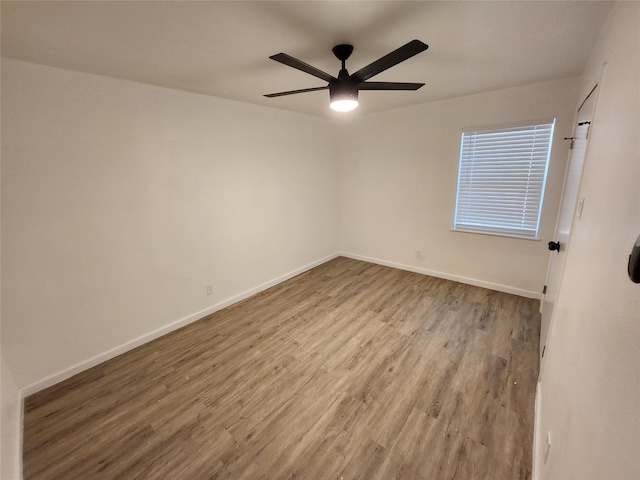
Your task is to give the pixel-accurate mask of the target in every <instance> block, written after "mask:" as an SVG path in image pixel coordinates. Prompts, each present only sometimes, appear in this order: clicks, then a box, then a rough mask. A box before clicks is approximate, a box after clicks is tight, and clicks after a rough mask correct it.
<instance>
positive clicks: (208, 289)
mask: <svg viewBox="0 0 640 480" xmlns="http://www.w3.org/2000/svg"><path fill="white" fill-rule="evenodd" d="M206 287H207V295H213V285H207V286H206Z"/></svg>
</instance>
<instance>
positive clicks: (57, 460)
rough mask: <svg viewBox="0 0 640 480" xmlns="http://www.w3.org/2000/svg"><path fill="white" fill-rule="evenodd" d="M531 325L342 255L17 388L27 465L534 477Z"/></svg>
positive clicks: (116, 472)
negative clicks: (60, 375) (109, 354)
mask: <svg viewBox="0 0 640 480" xmlns="http://www.w3.org/2000/svg"><path fill="white" fill-rule="evenodd" d="M539 327H540V319H539V314H538V302H537V301H534V300H530V299H525V298H521V297H517V296H513V295H508V294H504V293H499V292H494V291H491V290H485V289H482V288H477V287H472V286H469V285H463V284H459V283H455V282H451V281H447V280H442V279H438V278H434V277H428V276H423V275H419V274H414V273H410V272H405V271H401V270H396V269H392V268H387V267H381V266H378V265H373V264H370V263H365V262H360V261H356V260H351V259H347V258H342V257H340V258H337V259H335V260H332V261H330V262H328V263H326V264H323V265H321V266H319V267H316V268H314V269H313V270H311V271H309V272H306V273H304V274H302V275H299V276H297V277H295V278H293V279H290V280H288V281H286V282H284V283H281V284H280V285H277V286H275V287H273V288H271V289H269V290H266V291H264V292H262V293H260V294H258V295H256V296H254V297H251V298H250V299H247V300H245V301H243V302H240V303H238V304H235V305H233V306H231V307H229V308H227V309H224V310H221V311H219V312H217V313H215V314H213V315H210V316H208V317H206V318H204V319H202V320H200V321H197V322H195V323H193V324H191V325H189V326H187V327H184V328H182V329H180V330H178V331H175V332H173V333H170V334H168V335H166V336H164V337H162V338H160V339H158V340H155V341H153V342H150V343H148V344H146V345H144V346H142V347H139V348H137V349H135V350H132V351H130V352H128V353H126V354H124V355H121V356H119V357H117V358H114V359H112V360H110V361H108V362H105V363H103V364H101V365H98V366H96V367H94V368H91V369H90V370H87V371H85V372H83V373H81V374H79V375H76V376H75V377H72V378H70V379H69V380H67V381H64V382H62V383H60V384H58V385H55V386H53V387H51V388H49V389H47V390H44V391H41V392H38V393H36V394H34V395H32V396H30V397H28V398H27V399H26V401H25V426H24V474H25V479H75V478H78V479H137V478H144V479H219V478H220V479H221V478H225V479H265V480H266V479H270V480H271V479H293V478H298V479H342V480H353V479H363V480H370V479H381V480H390V479H428V480H441V479H442V480H444V479H447V480H451V479H464V480H470V479H486V480H500V479H504V480H516V479H530V478H531V449H532V443H533V408H534V390H535V385H536V378H537V374H538V354H537V352H538V336H539Z"/></svg>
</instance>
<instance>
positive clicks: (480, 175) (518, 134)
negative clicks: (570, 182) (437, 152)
mask: <svg viewBox="0 0 640 480" xmlns="http://www.w3.org/2000/svg"><path fill="white" fill-rule="evenodd" d="M554 124H555V119H554V120H553V121H551V122H547V123H541V124H536V125H525V126H518V127H509V128H501V129H493V130H475V131H465V132H463V134H462V141H461V146H460V167H459V171H458V192H457V200H456V211H455V217H454V226H453V228H454V230H463V231H471V232H479V233H493V234H502V235H510V236H518V237H526V238H537V236H538V226H539V224H540V211H541V208H542V198H543V194H544V187H545V182H546V177H547V167H548V164H549V154H550V152H551V142H552V138H553V127H554Z"/></svg>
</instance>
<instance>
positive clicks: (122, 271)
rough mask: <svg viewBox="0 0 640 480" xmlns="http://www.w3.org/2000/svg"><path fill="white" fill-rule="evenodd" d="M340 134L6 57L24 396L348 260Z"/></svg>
mask: <svg viewBox="0 0 640 480" xmlns="http://www.w3.org/2000/svg"><path fill="white" fill-rule="evenodd" d="M332 133H333V132H332V130H331V126H330V124H329V122H328V121H327V120H325V119H317V118H313V117H309V116H304V115H297V114H292V113H290V112H284V111H279V110H276V109H269V108H264V107H258V106H253V105H248V104H242V103H238V102H231V101H227V100H222V99H217V98H212V97H207V96H202V95H195V94H191V93H185V92H180V91H175V90H170V89H164V88H159V87H153V86H148V85H143V84H139V83H134V82H128V81H122V80H116V79H110V78H105V77H99V76H93V75H88V74H84V73H76V72H70V71H65V70H60V69H55V68H50V67H45V66H39V65H34V64H29V63H24V62H19V61H14V60H7V59H3V64H2V163H3V165H2V168H3V175H2V222H3V228H2V230H3V232H2V233H3V239H2V355H3V357H4V358H5V360H6V361H7V364H8V367H9V368H10V369H11V370H12V373H13V377H14V380H15V385H16V387H17V388H26V392H27V393H29V392H30V391H32V390H34V389H36V388H40V387H43V386H46V384H47V383H51V382H54V381H57V380H60V379H61V375H62V376H65V375H66V374H68V373H70V372H71V373H72V372H73V371H75V370H77V369H78V368H84V367H86V366H87V365H88V364H90V363H91V360H92V359H94V360H96V358H97V359H104V357H103V356H101V355H104V354H105V353H106V354H108V352H110V351H111V353H113V352H114V351H119V350H118V349H119V348H122V347H123V346H131V345H132V342H133V344H135V343H136V342H139V341H140V340H141V339H148V338H149V335H152V334H154V332H155V333H156V334H157V333H159V332H162V331H164V330H165V329H167V328H170V327H171V325H172V323H174V322H178V323H180V322H186V321H189V320H192V319H195V318H197V317H198V316H202V315H203V314H204V313H206V312H207V311H210V310H211V309H212V308H214V307H215V305H216V304H219V303H220V302H224V301H226V300H229V299H237V298H238V297H239V296H242V295H243V294H244V293H246V292H248V291H249V292H251V291H254V290H253V289H255V288H259V287H260V286H261V285H264V284H265V283H269V282H272V281H276V280H278V279H282V278H283V276H286V275H287V274H290V273H292V272H297V271H300V269H302V268H304V267H305V266H309V265H313V264H315V263H316V262H318V261H322V260H324V259H326V258H327V256H330V255H333V254H335V252H336V251H337V228H336V224H337V221H336V212H337V206H336V204H337V200H336V198H337V193H336V172H337V169H336V160H335V157H336V155H335V149H334V146H333V142H332V138H333V136H332ZM208 283H209V284H212V285H213V287H214V290H215V293H214V295H213V296H207V295H206V291H205V284H208ZM114 349H115V350H114ZM96 356H97V357H96Z"/></svg>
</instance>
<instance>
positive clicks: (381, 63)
mask: <svg viewBox="0 0 640 480" xmlns="http://www.w3.org/2000/svg"><path fill="white" fill-rule="evenodd" d="M427 48H429V45H427V44H426V43H422V42H421V41H420V40H411V41H410V42H409V43H407V44H406V45H403V46H402V47H400V48H398V49H397V50H394V51H393V52H391V53H389V54H387V55H385V56H384V57H382V58H379V59H378V60H376V61H375V62H373V63H370V64H369V65H367V66H366V67H363V68H361V69H360V70H358V71H357V72H356V73H354V74H352V75H351V77H350V78H352V79H354V80H357V81H358V82H364V81H365V80H368V79H370V78H371V77H373V76H374V75H378V74H379V73H380V72H384V71H385V70H386V69H388V68H391V67H393V66H394V65H397V64H398V63H400V62H404V61H405V60H407V59H409V58H411V57H413V56H414V55H417V54H418V53H420V52H424V51H425V50H426V49H427Z"/></svg>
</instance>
